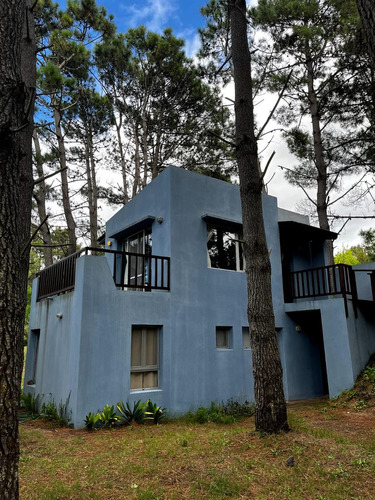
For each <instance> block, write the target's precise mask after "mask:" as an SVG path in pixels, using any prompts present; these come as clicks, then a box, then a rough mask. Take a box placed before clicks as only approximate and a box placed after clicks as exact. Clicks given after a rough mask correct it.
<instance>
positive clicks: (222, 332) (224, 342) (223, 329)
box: [216, 326, 231, 349]
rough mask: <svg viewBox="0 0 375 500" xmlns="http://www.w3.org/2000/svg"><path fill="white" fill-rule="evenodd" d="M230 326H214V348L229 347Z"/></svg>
mask: <svg viewBox="0 0 375 500" xmlns="http://www.w3.org/2000/svg"><path fill="white" fill-rule="evenodd" d="M230 333H231V328H229V327H228V326H217V327H216V349H230V343H231V338H230V337H231V335H230Z"/></svg>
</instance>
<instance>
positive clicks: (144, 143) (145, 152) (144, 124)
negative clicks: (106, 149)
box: [142, 104, 148, 187]
mask: <svg viewBox="0 0 375 500" xmlns="http://www.w3.org/2000/svg"><path fill="white" fill-rule="evenodd" d="M142 128H143V140H142V152H143V168H144V170H143V182H142V186H143V187H145V186H146V184H147V173H148V144H147V133H148V127H147V117H146V104H145V106H144V108H143V110H142Z"/></svg>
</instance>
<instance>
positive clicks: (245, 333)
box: [242, 326, 250, 349]
mask: <svg viewBox="0 0 375 500" xmlns="http://www.w3.org/2000/svg"><path fill="white" fill-rule="evenodd" d="M242 347H243V348H244V349H250V333H249V327H248V326H243V327H242Z"/></svg>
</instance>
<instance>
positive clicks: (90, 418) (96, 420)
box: [84, 411, 101, 431]
mask: <svg viewBox="0 0 375 500" xmlns="http://www.w3.org/2000/svg"><path fill="white" fill-rule="evenodd" d="M84 422H85V427H86V429H87V430H88V431H93V430H94V429H99V428H100V427H101V419H100V413H96V414H95V413H91V411H90V413H89V414H88V415H86V418H85V420H84Z"/></svg>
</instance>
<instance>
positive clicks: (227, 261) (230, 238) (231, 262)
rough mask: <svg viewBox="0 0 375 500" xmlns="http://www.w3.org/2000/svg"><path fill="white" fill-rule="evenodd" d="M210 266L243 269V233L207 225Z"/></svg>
mask: <svg viewBox="0 0 375 500" xmlns="http://www.w3.org/2000/svg"><path fill="white" fill-rule="evenodd" d="M207 253H208V266H209V267H214V268H217V269H229V270H232V271H243V270H244V268H245V266H244V257H243V251H242V234H241V233H236V232H233V231H230V230H227V229H224V228H221V227H214V226H210V225H207Z"/></svg>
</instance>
